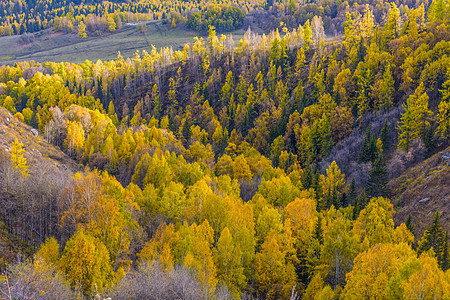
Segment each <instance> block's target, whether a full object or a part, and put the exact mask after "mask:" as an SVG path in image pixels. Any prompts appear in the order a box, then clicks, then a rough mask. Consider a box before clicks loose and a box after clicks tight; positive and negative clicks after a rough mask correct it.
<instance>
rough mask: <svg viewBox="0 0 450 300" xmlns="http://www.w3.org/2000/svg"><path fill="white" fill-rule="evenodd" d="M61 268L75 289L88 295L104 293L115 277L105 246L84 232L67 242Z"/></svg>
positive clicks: (76, 234)
mask: <svg viewBox="0 0 450 300" xmlns="http://www.w3.org/2000/svg"><path fill="white" fill-rule="evenodd" d="M60 268H61V269H62V270H63V271H64V273H66V275H67V278H68V280H69V281H70V283H71V285H72V287H73V288H75V287H77V288H81V290H82V291H83V293H85V294H88V295H92V293H93V292H94V291H95V290H97V291H98V292H101V291H103V289H104V288H105V287H106V286H107V285H108V284H109V283H111V282H112V279H113V276H114V273H113V270H112V266H111V264H110V257H109V253H108V250H107V249H106V247H105V245H104V244H103V243H102V242H101V241H100V240H98V239H96V238H94V237H93V236H91V235H89V234H88V233H85V232H84V231H83V230H79V231H77V233H75V234H74V235H73V236H72V237H71V238H70V240H69V241H68V242H67V244H66V246H65V248H64V251H63V254H62V256H61V259H60Z"/></svg>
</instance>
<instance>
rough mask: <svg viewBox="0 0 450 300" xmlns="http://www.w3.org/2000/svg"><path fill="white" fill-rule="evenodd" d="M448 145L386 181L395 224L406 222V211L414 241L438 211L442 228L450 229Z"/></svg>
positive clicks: (449, 153)
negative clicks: (412, 227) (409, 218)
mask: <svg viewBox="0 0 450 300" xmlns="http://www.w3.org/2000/svg"><path fill="white" fill-rule="evenodd" d="M449 163H450V147H448V148H447V149H445V150H443V151H441V152H439V153H437V154H435V155H433V156H432V157H430V158H429V159H427V160H425V161H423V162H422V163H420V164H418V165H417V166H415V167H412V168H410V169H408V170H406V171H405V172H404V173H403V174H402V175H401V176H400V177H398V178H396V179H393V180H391V181H390V182H389V184H388V186H389V189H390V191H391V199H392V203H393V204H394V209H395V211H396V214H395V215H394V221H395V224H396V225H398V224H400V223H402V222H406V220H407V218H408V215H411V219H412V222H413V225H414V235H415V237H416V241H417V240H419V239H420V238H421V237H422V235H423V232H424V231H425V229H426V228H427V227H428V226H429V225H430V224H431V221H432V219H433V216H434V213H435V212H436V211H439V212H440V213H441V214H442V215H441V220H440V223H441V225H442V227H443V228H444V231H450V214H449V213H450V167H449Z"/></svg>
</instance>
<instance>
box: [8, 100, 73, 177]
mask: <svg viewBox="0 0 450 300" xmlns="http://www.w3.org/2000/svg"><path fill="white" fill-rule="evenodd" d="M15 139H18V141H19V142H21V143H23V145H24V148H25V152H24V156H25V158H26V159H27V163H28V164H29V165H30V166H31V167H33V166H35V165H41V164H44V165H45V166H48V167H50V168H57V169H60V170H66V171H67V172H69V174H70V173H71V172H74V171H75V170H78V169H79V166H78V165H77V163H76V162H75V161H74V160H73V159H71V158H70V157H69V156H67V155H66V154H64V153H63V152H62V151H61V150H60V149H59V148H58V147H56V146H54V145H52V144H50V143H48V142H47V141H46V140H45V139H44V136H43V135H42V133H40V132H39V131H38V130H36V129H34V128H32V127H31V126H28V125H26V124H24V123H23V122H20V121H19V120H17V119H16V118H15V117H14V116H13V115H11V113H9V112H8V110H6V109H5V108H4V107H0V149H1V150H3V151H5V150H6V151H9V150H10V149H11V144H12V143H13V142H14V140H15ZM41 166H42V165H41Z"/></svg>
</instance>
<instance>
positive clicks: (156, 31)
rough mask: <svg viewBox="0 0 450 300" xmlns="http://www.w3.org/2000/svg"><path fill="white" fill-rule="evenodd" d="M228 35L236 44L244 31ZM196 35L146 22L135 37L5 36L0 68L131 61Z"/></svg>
mask: <svg viewBox="0 0 450 300" xmlns="http://www.w3.org/2000/svg"><path fill="white" fill-rule="evenodd" d="M232 34H233V37H234V40H235V41H236V42H237V41H239V39H240V38H242V37H243V35H244V31H243V30H242V29H241V30H237V31H234V32H232ZM197 35H198V33H196V32H194V31H191V30H187V29H186V28H185V27H184V26H183V25H179V26H178V27H176V28H174V29H172V28H170V27H167V26H164V25H161V22H159V21H158V22H157V21H149V22H147V31H146V32H145V33H138V32H137V31H136V27H135V26H130V25H123V26H122V27H121V28H120V29H119V30H117V31H115V32H113V33H110V34H105V35H102V36H99V37H89V38H87V39H85V40H83V39H81V38H80V37H79V36H78V35H77V34H75V33H71V34H63V33H54V32H53V30H48V31H46V32H45V33H43V34H36V38H35V40H34V41H33V42H31V43H24V42H22V39H23V37H20V36H6V37H1V38H0V65H6V64H13V63H14V62H17V61H24V60H35V61H38V62H44V61H55V62H63V61H67V62H73V63H80V62H84V61H85V60H86V59H89V60H91V61H94V62H95V61H97V59H101V60H111V59H114V58H117V53H118V51H120V52H121V54H122V56H123V57H124V58H127V57H133V56H134V54H135V52H136V50H141V51H142V50H147V51H150V50H151V45H155V47H156V48H157V49H159V48H161V47H167V46H172V47H173V49H174V50H180V49H182V47H183V46H184V45H185V44H186V43H191V42H193V41H194V39H193V38H194V37H195V36H197Z"/></svg>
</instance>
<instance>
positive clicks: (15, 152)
mask: <svg viewBox="0 0 450 300" xmlns="http://www.w3.org/2000/svg"><path fill="white" fill-rule="evenodd" d="M23 152H25V150H24V149H23V144H22V143H21V142H19V140H18V139H17V138H16V139H15V140H14V142H13V143H12V145H11V151H10V154H11V162H12V163H13V166H14V168H15V169H16V170H18V171H20V173H21V174H22V176H23V177H24V178H28V175H29V173H28V165H27V159H26V158H25V157H24V156H23Z"/></svg>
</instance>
